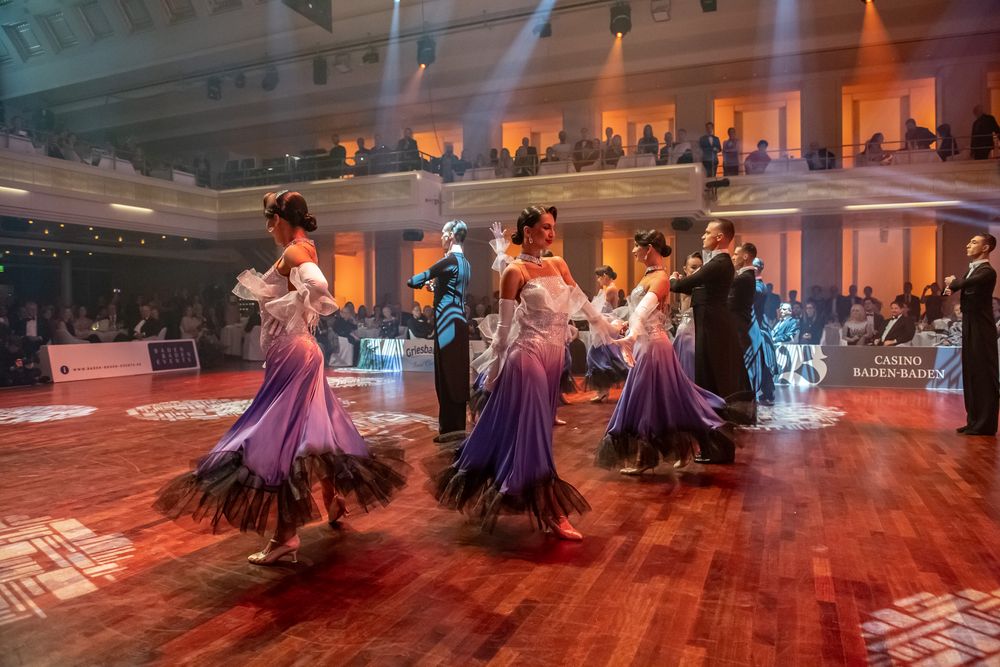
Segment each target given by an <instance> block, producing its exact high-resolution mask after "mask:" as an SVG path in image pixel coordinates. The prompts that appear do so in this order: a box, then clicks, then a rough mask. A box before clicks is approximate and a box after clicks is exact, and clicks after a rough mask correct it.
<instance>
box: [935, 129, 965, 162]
mask: <svg viewBox="0 0 1000 667" xmlns="http://www.w3.org/2000/svg"><path fill="white" fill-rule="evenodd" d="M937 136H938V145H937V146H938V147H937V154H938V157H939V158H941V161H942V162H947V161H948V159H949V158H953V157H955V156H956V155H958V154H959V152H960V151H959V149H958V141H957V140H956V139H955V137H953V136H951V125H949V124H948V123H943V124H941V125H938V129H937Z"/></svg>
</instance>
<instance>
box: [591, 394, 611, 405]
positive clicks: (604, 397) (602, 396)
mask: <svg viewBox="0 0 1000 667" xmlns="http://www.w3.org/2000/svg"><path fill="white" fill-rule="evenodd" d="M608 396H610V394H605V393H601V394H598V395H597V396H594V397H593V398H592V399H590V402H591V403H603V402H604V401H606V400H608Z"/></svg>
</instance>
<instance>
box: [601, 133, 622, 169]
mask: <svg viewBox="0 0 1000 667" xmlns="http://www.w3.org/2000/svg"><path fill="white" fill-rule="evenodd" d="M624 155H625V149H624V148H623V147H622V137H621V135H620V134H616V135H615V136H613V137H612V138H611V146H610V147H609V148H608V149H607V150H605V151H604V166H605V167H606V168H608V169H613V168H614V167H616V166H618V160H620V159H622V157H623V156H624Z"/></svg>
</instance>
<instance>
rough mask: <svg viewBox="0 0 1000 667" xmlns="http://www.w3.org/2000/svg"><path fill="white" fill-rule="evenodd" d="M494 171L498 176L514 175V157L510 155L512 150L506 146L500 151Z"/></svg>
mask: <svg viewBox="0 0 1000 667" xmlns="http://www.w3.org/2000/svg"><path fill="white" fill-rule="evenodd" d="M494 173H495V174H496V177H497V178H513V177H514V158H512V157H511V156H510V151H509V150H507V149H506V148H504V149H501V151H500V157H499V158H498V159H497V165H496V168H495V170H494Z"/></svg>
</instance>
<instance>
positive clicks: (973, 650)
mask: <svg viewBox="0 0 1000 667" xmlns="http://www.w3.org/2000/svg"><path fill="white" fill-rule="evenodd" d="M871 617H872V619H873V620H870V621H868V622H866V623H864V624H862V626H861V630H862V636H863V637H864V639H865V645H866V646H867V647H868V658H869V664H871V665H873V666H874V667H889V666H890V665H983V664H991V665H995V664H998V663H1000V590H996V591H993V592H992V593H983V592H981V591H976V590H970V589H967V590H963V591H959V592H958V593H955V594H948V595H940V596H938V595H932V594H930V593H917V594H916V595H912V596H910V597H908V598H906V599H903V600H897V601H896V602H894V603H893V605H892V606H891V607H888V608H886V609H880V610H879V611H876V612H874V613H872V614H871Z"/></svg>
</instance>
